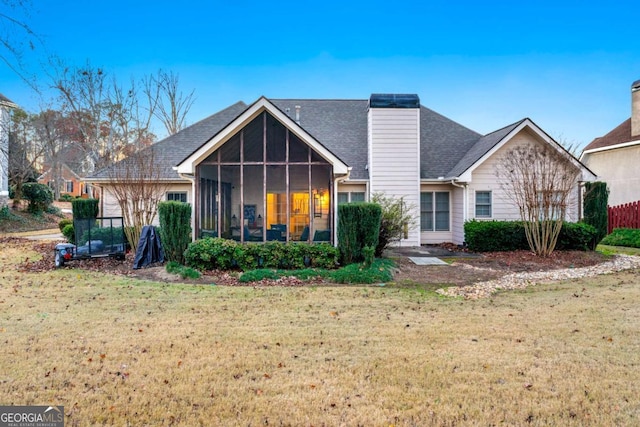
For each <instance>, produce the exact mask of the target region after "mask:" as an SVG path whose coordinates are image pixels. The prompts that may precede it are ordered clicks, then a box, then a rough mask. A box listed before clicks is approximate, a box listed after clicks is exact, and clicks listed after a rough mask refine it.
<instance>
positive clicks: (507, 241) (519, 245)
mask: <svg viewBox="0 0 640 427" xmlns="http://www.w3.org/2000/svg"><path fill="white" fill-rule="evenodd" d="M595 233H596V230H595V228H593V227H592V226H590V225H588V224H584V223H572V222H564V223H563V224H562V229H561V230H560V235H559V236H558V242H557V244H556V249H558V250H588V249H589V248H590V247H591V242H592V241H593V239H594V238H595V237H594V236H595ZM464 236H465V241H466V243H467V245H468V247H469V249H470V250H472V251H474V252H494V251H515V250H530V247H529V244H528V243H527V237H526V235H525V232H524V225H523V223H522V222H521V221H476V220H472V221H468V222H466V223H465V224H464Z"/></svg>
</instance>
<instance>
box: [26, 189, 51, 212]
mask: <svg viewBox="0 0 640 427" xmlns="http://www.w3.org/2000/svg"><path fill="white" fill-rule="evenodd" d="M22 196H23V197H24V198H25V199H27V200H28V201H29V206H28V207H27V210H28V211H29V212H31V213H33V214H39V213H42V212H44V211H46V210H47V208H48V207H49V205H51V203H53V192H52V191H51V189H50V188H49V187H48V186H46V185H44V184H38V183H37V182H27V183H26V184H24V185H23V186H22Z"/></svg>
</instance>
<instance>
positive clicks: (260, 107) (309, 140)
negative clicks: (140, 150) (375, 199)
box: [174, 96, 349, 175]
mask: <svg viewBox="0 0 640 427" xmlns="http://www.w3.org/2000/svg"><path fill="white" fill-rule="evenodd" d="M263 111H267V112H268V113H269V114H271V115H272V116H273V117H275V118H276V120H278V121H279V122H280V123H282V124H283V125H284V126H285V127H287V128H288V129H289V130H290V131H291V132H293V133H294V134H295V135H296V136H297V137H298V138H300V139H301V140H302V141H303V142H305V143H306V144H308V145H309V146H310V147H311V148H312V149H313V150H314V151H315V152H316V153H318V154H319V155H320V156H321V157H323V158H324V159H325V160H326V161H328V162H329V163H331V165H332V166H333V172H334V174H335V175H347V174H348V173H349V170H348V169H349V168H348V166H347V165H346V164H344V163H343V162H342V161H341V160H340V159H339V158H338V157H336V156H335V155H334V154H333V153H331V151H329V150H328V149H327V148H326V147H325V146H323V145H322V144H321V143H320V142H319V141H318V140H316V139H315V138H314V137H313V136H311V135H310V134H309V133H307V131H305V130H304V129H303V128H302V127H301V126H300V125H299V124H297V123H296V122H295V121H294V120H292V119H291V118H290V117H289V116H287V115H286V114H285V113H283V112H282V111H280V110H279V109H278V108H277V107H276V106H275V105H273V104H272V103H271V102H270V101H269V100H268V99H266V98H265V97H264V96H263V97H261V98H260V99H258V100H257V101H256V102H254V103H253V104H252V105H251V106H250V107H249V108H247V109H246V110H245V111H244V112H243V113H242V114H241V115H240V116H238V117H237V118H236V119H235V120H233V121H232V122H231V123H229V124H228V125H227V126H225V127H224V128H223V129H222V130H221V131H220V132H218V133H217V134H216V135H215V136H214V137H213V138H211V139H210V140H208V141H207V142H205V143H204V144H202V145H201V146H200V148H198V149H197V150H196V151H195V152H194V153H193V154H191V155H190V156H189V157H187V158H186V159H184V160H183V161H182V162H181V163H180V164H179V165H177V166H174V170H176V171H177V172H178V174H195V171H196V166H197V165H198V164H199V163H200V162H202V161H203V160H204V159H206V158H207V157H208V156H209V155H211V154H212V153H213V152H214V151H215V150H217V149H218V148H220V147H221V146H222V145H223V144H224V143H225V142H227V141H228V140H229V139H230V138H231V137H232V136H233V135H235V133H236V131H237V130H239V129H242V128H243V127H244V126H246V125H247V124H248V123H249V122H251V120H253V119H254V118H256V117H257V116H258V115H260V114H261V113H262V112H263Z"/></svg>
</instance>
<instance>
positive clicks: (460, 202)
mask: <svg viewBox="0 0 640 427" xmlns="http://www.w3.org/2000/svg"><path fill="white" fill-rule="evenodd" d="M464 191H465V190H464V189H463V188H460V187H454V188H453V190H452V191H451V238H450V239H449V240H448V241H450V242H453V243H456V244H458V245H461V244H462V243H464V221H465V219H464Z"/></svg>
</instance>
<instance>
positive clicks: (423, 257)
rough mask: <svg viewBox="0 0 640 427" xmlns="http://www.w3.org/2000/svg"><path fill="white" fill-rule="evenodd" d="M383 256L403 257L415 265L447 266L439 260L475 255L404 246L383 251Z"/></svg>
mask: <svg viewBox="0 0 640 427" xmlns="http://www.w3.org/2000/svg"><path fill="white" fill-rule="evenodd" d="M384 255H385V256H388V257H394V256H395V257H405V258H408V259H409V260H411V262H413V263H414V264H417V265H449V264H448V263H446V262H444V261H442V259H441V258H445V259H446V258H452V257H453V258H462V257H476V256H478V255H477V254H471V253H468V252H462V251H460V252H457V251H451V250H449V249H445V248H443V247H441V246H437V245H425V246H405V247H402V246H401V247H398V246H396V247H391V248H387V249H386V251H385V254H384Z"/></svg>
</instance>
